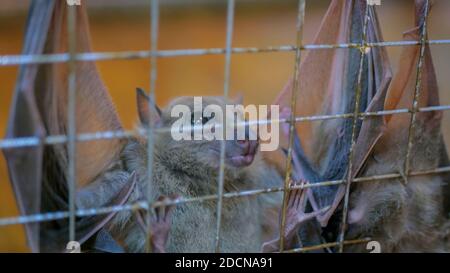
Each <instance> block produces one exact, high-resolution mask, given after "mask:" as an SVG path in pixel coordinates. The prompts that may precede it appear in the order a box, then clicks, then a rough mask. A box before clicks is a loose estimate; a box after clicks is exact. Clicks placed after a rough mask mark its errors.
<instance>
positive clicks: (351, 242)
mask: <svg viewBox="0 0 450 273" xmlns="http://www.w3.org/2000/svg"><path fill="white" fill-rule="evenodd" d="M371 240H372V239H371V238H363V239H355V240H347V241H342V242H341V244H343V245H356V244H364V243H368V242H370V241H371ZM339 244H340V243H339V242H332V243H324V244H320V245H314V246H307V247H300V248H294V249H289V250H286V251H283V253H298V252H307V251H312V250H319V249H324V248H328V247H335V246H338V245H339Z"/></svg>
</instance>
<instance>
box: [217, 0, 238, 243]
mask: <svg viewBox="0 0 450 273" xmlns="http://www.w3.org/2000/svg"><path fill="white" fill-rule="evenodd" d="M233 23H234V0H228V7H227V34H226V35H227V36H226V46H225V72H224V83H223V96H224V98H225V99H227V98H228V93H229V89H230V75H231V74H230V72H231V44H232V42H233V27H234V26H233ZM224 172H225V139H224V140H222V142H221V143H220V162H219V178H218V189H217V212H216V218H217V221H216V238H215V250H216V252H220V227H221V225H222V202H223V183H224Z"/></svg>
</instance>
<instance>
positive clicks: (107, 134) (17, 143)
mask: <svg viewBox="0 0 450 273" xmlns="http://www.w3.org/2000/svg"><path fill="white" fill-rule="evenodd" d="M448 110H450V105H442V106H429V107H422V108H419V109H418V110H417V112H432V111H448ZM408 113H412V110H410V109H407V108H403V109H396V110H383V111H377V112H363V113H358V116H359V118H360V119H364V118H370V117H376V116H388V115H394V114H408ZM353 115H354V113H346V114H334V115H314V116H302V117H295V122H309V121H320V120H331V119H341V118H342V119H344V118H353ZM289 120H290V119H277V120H258V121H248V122H239V123H238V125H242V126H243V125H255V124H271V123H273V122H279V123H284V122H289ZM217 127H218V128H220V127H221V126H219V125H217ZM153 130H154V132H155V133H167V132H170V131H171V128H170V127H163V128H154V129H153ZM145 133H146V130H140V129H136V130H125V131H122V130H120V131H102V132H92V133H82V134H78V135H77V142H86V141H94V140H110V139H119V138H131V137H133V136H137V135H141V136H143V135H144V136H145ZM66 142H67V136H66V135H52V136H47V137H45V138H43V139H41V138H38V137H18V138H13V139H0V149H11V148H21V147H31V146H37V145H40V144H41V143H44V144H46V145H53V144H62V143H66Z"/></svg>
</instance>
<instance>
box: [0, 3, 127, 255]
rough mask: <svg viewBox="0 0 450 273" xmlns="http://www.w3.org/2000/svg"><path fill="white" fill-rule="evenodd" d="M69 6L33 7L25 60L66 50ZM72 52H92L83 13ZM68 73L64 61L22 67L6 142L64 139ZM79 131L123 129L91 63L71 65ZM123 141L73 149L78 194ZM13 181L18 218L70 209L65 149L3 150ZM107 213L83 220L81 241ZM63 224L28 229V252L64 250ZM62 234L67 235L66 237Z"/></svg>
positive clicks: (80, 12)
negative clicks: (28, 139) (52, 137)
mask: <svg viewBox="0 0 450 273" xmlns="http://www.w3.org/2000/svg"><path fill="white" fill-rule="evenodd" d="M66 17H67V4H66V3H65V2H64V1H51V0H48V1H32V2H31V5H30V12H29V15H28V18H27V24H26V25H27V28H26V33H25V39H24V48H23V52H22V53H23V54H27V55H28V54H46V53H65V52H67V48H68V45H67V26H66ZM76 17H77V20H76V21H77V25H76V29H77V32H76V37H77V52H89V51H90V50H91V47H90V44H91V43H90V37H89V28H88V21H87V15H86V11H85V9H83V8H77V11H76ZM67 73H68V66H67V65H66V64H65V63H52V64H29V65H22V66H21V67H20V69H19V76H18V79H17V83H16V89H15V92H14V97H13V103H12V107H11V110H10V116H9V121H8V128H7V135H6V138H15V137H28V136H35V137H38V138H40V139H43V138H44V137H45V136H47V135H65V134H66V133H67V126H66V124H67V122H66V121H67V103H68V101H67V99H68V94H67ZM76 73H77V76H76V78H77V79H76V86H77V90H76V92H77V96H76V105H77V109H76V117H77V120H76V128H77V133H88V132H96V131H108V130H113V131H116V130H120V129H122V127H121V124H120V122H119V120H118V118H117V115H116V113H115V110H114V107H113V104H112V102H111V99H110V97H109V94H108V92H107V90H106V87H105V86H104V85H103V83H102V81H101V79H100V76H99V74H98V71H97V70H96V68H95V64H93V63H90V62H77V64H76ZM122 146H123V140H119V139H114V140H108V141H95V142H94V143H81V142H79V143H77V145H76V150H77V152H76V159H77V164H76V173H77V180H76V186H77V188H81V187H83V186H85V185H87V184H88V183H89V182H90V181H92V180H93V179H94V178H95V177H96V176H98V175H99V174H100V173H102V172H103V171H104V170H105V169H106V168H108V167H109V165H111V164H113V162H115V161H116V160H117V158H118V156H119V152H120V150H121V149H122ZM4 154H5V157H6V159H7V164H8V170H9V175H10V180H11V181H12V183H13V188H14V192H15V195H16V199H17V202H18V205H19V208H20V211H21V213H22V214H23V215H29V214H36V213H39V212H52V211H60V210H67V209H68V203H67V196H68V185H67V181H68V177H67V176H68V174H67V164H68V156H67V148H66V145H64V144H57V145H44V143H43V141H41V142H40V144H39V145H37V146H33V147H25V148H19V149H7V150H5V151H4ZM131 186H132V181H131V180H130V183H127V185H125V186H124V187H123V189H122V191H121V192H118V193H117V198H118V199H117V200H114V202H113V203H115V204H120V203H123V202H124V200H125V199H126V197H127V195H128V192H129V191H130V188H131ZM112 216H113V215H112V214H109V215H108V214H104V215H99V216H94V217H86V218H83V219H82V220H80V221H77V226H76V234H77V238H76V239H77V240H78V241H80V242H81V243H83V242H84V241H86V240H87V239H88V238H90V237H91V236H92V234H93V233H96V232H97V231H98V230H100V229H101V228H102V226H103V224H104V222H105V220H107V219H108V218H110V217H112ZM67 225H68V223H67V220H66V219H63V220H57V221H51V222H43V223H40V224H39V223H29V224H26V233H27V238H28V243H29V246H30V248H31V250H32V251H34V252H37V251H50V250H52V251H55V250H63V249H65V244H66V243H67V242H68V239H69V238H68V235H67V234H68V233H67V232H68V231H67V230H66V228H65V227H67ZM64 233H65V234H64Z"/></svg>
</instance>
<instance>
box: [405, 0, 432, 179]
mask: <svg viewBox="0 0 450 273" xmlns="http://www.w3.org/2000/svg"><path fill="white" fill-rule="evenodd" d="M428 14H429V1H428V0H427V2H426V4H425V11H424V21H423V25H422V32H421V35H420V36H421V37H420V55H419V60H418V63H417V70H416V86H415V90H414V99H413V105H412V113H411V120H410V124H409V131H408V146H407V150H406V156H405V167H404V172H403V175H404V177H405V178H406V179H407V177H408V175H409V172H410V157H411V149H412V147H413V139H414V137H413V135H414V134H415V131H416V125H417V124H416V117H417V112H419V98H420V92H421V85H422V71H423V69H422V68H423V62H424V56H425V49H426V39H427V20H428Z"/></svg>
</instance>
